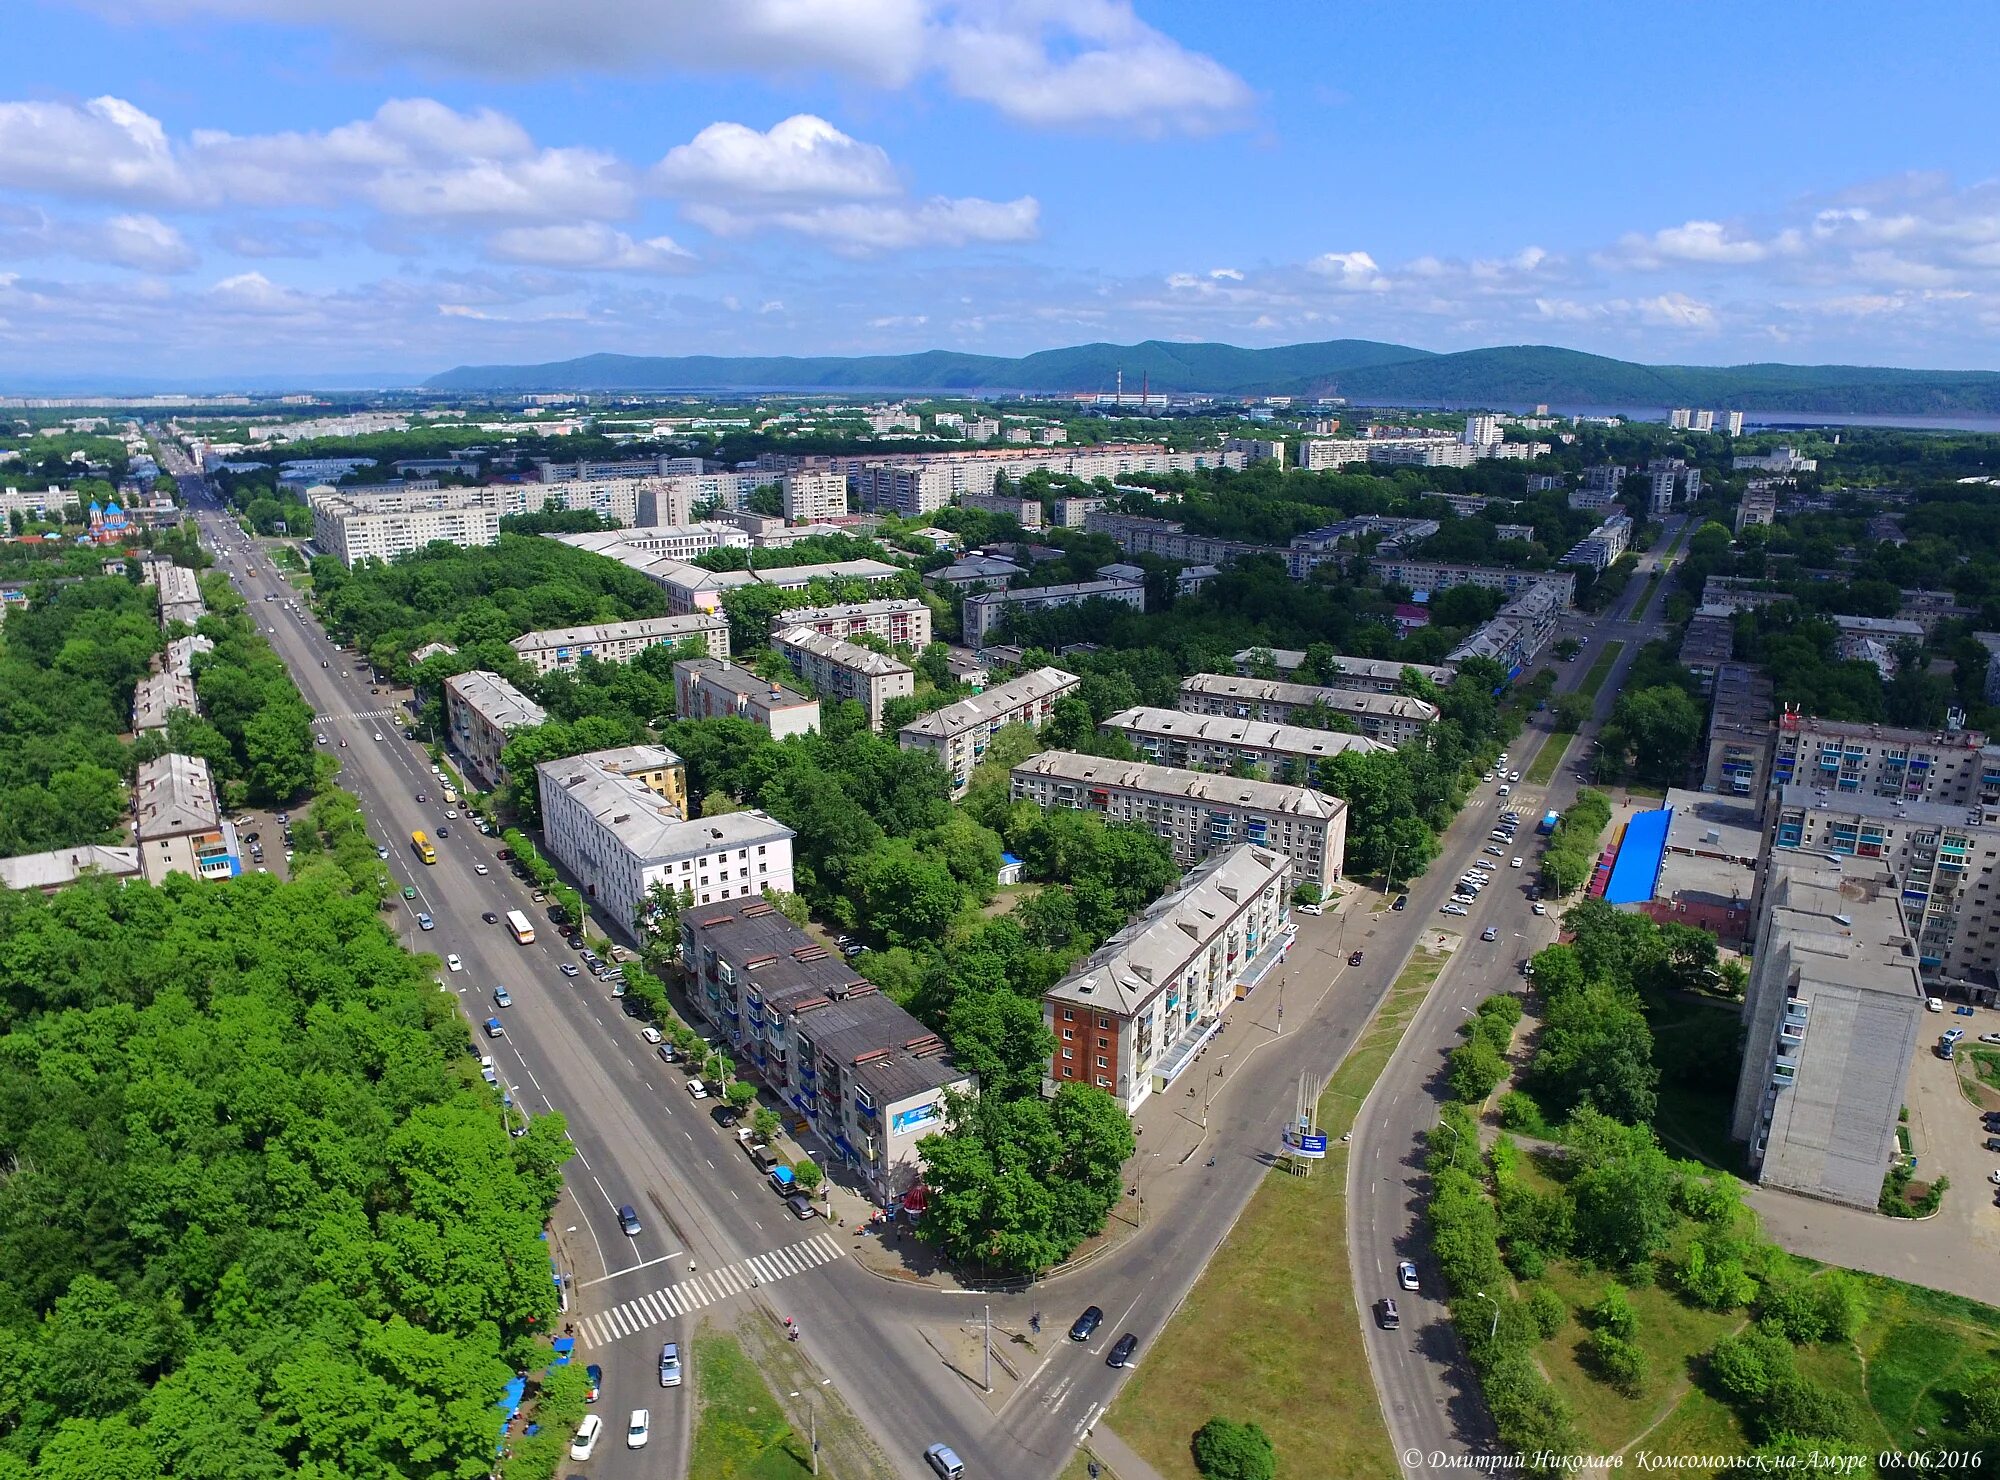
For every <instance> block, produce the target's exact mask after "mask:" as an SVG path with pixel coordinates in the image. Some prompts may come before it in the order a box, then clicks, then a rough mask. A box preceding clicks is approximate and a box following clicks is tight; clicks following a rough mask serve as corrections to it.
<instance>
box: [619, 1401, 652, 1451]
mask: <svg viewBox="0 0 2000 1480" xmlns="http://www.w3.org/2000/svg"><path fill="white" fill-rule="evenodd" d="M652 1434H653V1415H652V1411H651V1410H650V1409H646V1408H634V1409H633V1410H632V1419H631V1422H629V1423H627V1424H626V1425H625V1447H626V1448H627V1449H644V1448H645V1447H646V1441H647V1440H648V1439H649V1438H651V1437H652Z"/></svg>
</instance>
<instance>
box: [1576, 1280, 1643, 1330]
mask: <svg viewBox="0 0 2000 1480" xmlns="http://www.w3.org/2000/svg"><path fill="white" fill-rule="evenodd" d="M1584 1314H1585V1315H1586V1316H1588V1317H1589V1319H1590V1325H1591V1329H1592V1330H1596V1331H1609V1332H1610V1333H1611V1334H1612V1335H1613V1336H1616V1337H1618V1338H1620V1339H1621V1340H1624V1341H1630V1340H1631V1339H1632V1337H1633V1336H1634V1335H1635V1334H1636V1333H1637V1332H1638V1329H1639V1318H1638V1317H1637V1316H1636V1315H1634V1314H1633V1313H1632V1302H1631V1301H1630V1300H1628V1299H1626V1298H1625V1287H1624V1286H1623V1285H1619V1284H1616V1283H1613V1284H1609V1285H1606V1286H1605V1287H1604V1295H1603V1297H1602V1298H1601V1299H1600V1300H1599V1301H1598V1302H1597V1303H1596V1304H1595V1305H1593V1306H1591V1307H1590V1309H1589V1310H1588V1311H1586V1312H1585V1313H1584Z"/></svg>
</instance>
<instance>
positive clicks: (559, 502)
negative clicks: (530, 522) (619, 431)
mask: <svg viewBox="0 0 2000 1480" xmlns="http://www.w3.org/2000/svg"><path fill="white" fill-rule="evenodd" d="M680 482H681V480H680V479H677V478H658V477H651V476H647V477H636V478H635V477H616V478H609V477H608V478H580V479H571V480H568V481H565V482H559V483H555V484H547V483H495V484H492V485H491V491H492V492H493V493H494V494H495V495H496V496H497V497H498V499H499V503H500V515H501V517H502V518H505V517H507V516H508V515H510V514H539V513H541V512H542V511H543V510H545V509H549V508H557V509H570V510H584V509H588V510H590V511H591V512H592V513H594V514H598V515H601V516H603V517H604V518H606V519H608V520H610V521H611V522H612V523H613V524H618V525H628V524H657V525H668V524H684V523H686V522H687V520H688V519H689V518H690V517H692V513H691V511H692V510H693V508H694V500H693V499H692V498H691V497H690V496H689V495H688V494H687V493H686V492H685V491H684V490H683V489H681V488H680V487H679V486H678V485H679V484H680ZM642 505H643V506H644V508H643V511H642V508H641V506H642Z"/></svg>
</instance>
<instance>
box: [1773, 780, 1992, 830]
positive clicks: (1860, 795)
mask: <svg viewBox="0 0 2000 1480" xmlns="http://www.w3.org/2000/svg"><path fill="white" fill-rule="evenodd" d="M1778 805H1779V807H1781V808H1803V809H1804V810H1806V811H1808V812H1837V813H1839V814H1840V815H1841V816H1843V817H1866V818H1870V819H1872V820H1875V821H1879V822H1907V823H1911V824H1914V825H1915V826H1918V827H1969V826H1977V825H1979V824H1980V822H1981V820H1982V818H1983V815H1984V814H1983V813H1982V812H1981V811H1980V809H1979V807H1978V806H1976V805H1975V806H1970V807H1968V806H1963V805H1960V806H1953V805H1951V804H1950V803H1948V802H1923V801H1905V800H1902V799H1901V798H1898V797H1878V796H1870V795H1868V794H1866V793H1864V792H1858V791H1829V790H1827V789H1826V788H1824V787H1818V786H1808V785H1806V784H1805V783H1804V782H1803V781H1788V782H1786V783H1785V784H1784V785H1783V786H1781V787H1779V788H1778Z"/></svg>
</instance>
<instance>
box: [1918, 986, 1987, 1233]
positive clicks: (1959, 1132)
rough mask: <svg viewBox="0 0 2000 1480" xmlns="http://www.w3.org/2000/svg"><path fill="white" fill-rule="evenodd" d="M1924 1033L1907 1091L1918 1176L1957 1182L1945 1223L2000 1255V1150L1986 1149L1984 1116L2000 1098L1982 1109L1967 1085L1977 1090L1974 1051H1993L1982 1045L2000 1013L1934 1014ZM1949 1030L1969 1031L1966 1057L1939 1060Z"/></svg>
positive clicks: (1942, 1213)
mask: <svg viewBox="0 0 2000 1480" xmlns="http://www.w3.org/2000/svg"><path fill="white" fill-rule="evenodd" d="M1924 1028H1925V1030H1926V1031H1925V1032H1924V1034H1923V1036H1922V1038H1921V1039H1919V1040H1918V1043H1917V1053H1916V1060H1915V1062H1914V1063H1912V1064H1911V1066H1910V1082H1909V1088H1908V1091H1907V1093H1908V1096H1909V1106H1910V1149H1911V1151H1912V1152H1914V1153H1915V1155H1916V1158H1917V1177H1918V1179H1919V1180H1921V1181H1925V1182H1929V1181H1932V1180H1934V1179H1935V1178H1936V1177H1937V1176H1938V1175H1939V1174H1940V1173H1942V1174H1943V1175H1945V1176H1948V1177H1950V1178H1951V1189H1950V1190H1949V1191H1948V1192H1946V1193H1945V1195H1944V1205H1943V1207H1941V1208H1940V1209H1939V1210H1938V1217H1937V1221H1938V1222H1939V1223H1941V1224H1943V1225H1945V1226H1947V1227H1953V1228H1956V1229H1957V1230H1958V1232H1959V1237H1961V1238H1962V1239H1964V1240H1966V1243H1967V1245H1968V1247H1969V1248H1974V1247H1977V1248H1984V1249H1986V1250H1988V1251H1989V1252H1990V1253H1991V1254H1993V1255H1995V1256H2000V1207H1996V1206H1995V1205H1994V1194H1995V1192H1996V1191H2000V1188H1996V1187H1995V1185H1994V1183H1993V1182H1992V1181H1990V1180H1989V1179H1990V1178H1991V1176H1992V1174H1993V1173H1994V1172H1995V1171H2000V1151H1988V1150H1986V1149H1985V1142H1986V1139H1987V1132H1986V1129H1985V1127H1984V1126H1982V1125H1981V1123H1980V1119H1979V1116H1980V1111H1981V1110H1982V1109H1984V1108H1989V1107H1990V1108H1996V1109H2000V1094H1991V1093H1988V1094H1985V1095H1984V1096H1983V1098H1984V1100H1985V1104H1984V1105H1976V1104H1974V1103H1973V1102H1972V1101H1971V1100H1969V1099H1968V1098H1967V1097H1966V1094H1965V1092H1964V1090H1962V1089H1961V1088H1960V1077H1961V1075H1963V1077H1964V1082H1965V1084H1966V1086H1967V1087H1974V1086H1976V1085H1977V1083H1978V1078H1977V1074H1976V1073H1975V1071H1974V1069H1973V1066H1972V1063H1971V1060H1970V1055H1969V1054H1967V1052H1966V1050H1967V1049H1970V1048H1974V1047H1981V1046H1987V1045H1980V1044H1979V1043H1978V1038H1979V1035H1980V1034H1981V1033H2000V1012H1985V1011H1982V1012H1977V1013H1976V1014H1975V1015H1974V1016H1972V1017H1959V1016H1957V1015H1956V1014H1954V1013H1952V1012H1949V1011H1946V1012H1943V1013H1926V1014H1925V1015H1924ZM1949 1028H1963V1029H1964V1030H1965V1039H1964V1041H1963V1042H1962V1043H1961V1044H1960V1045H1959V1051H1958V1057H1957V1058H1956V1059H1954V1060H1952V1061H1949V1062H1947V1061H1946V1060H1944V1059H1941V1058H1939V1057H1938V1056H1937V1052H1936V1046H1937V1040H1938V1035H1939V1034H1940V1033H1943V1032H1944V1031H1945V1030H1947V1029H1949Z"/></svg>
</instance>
